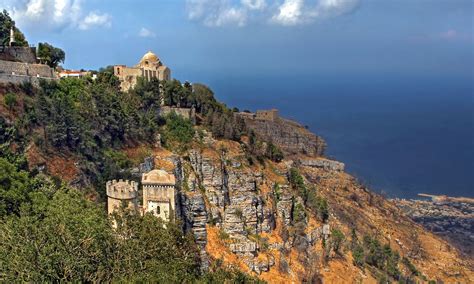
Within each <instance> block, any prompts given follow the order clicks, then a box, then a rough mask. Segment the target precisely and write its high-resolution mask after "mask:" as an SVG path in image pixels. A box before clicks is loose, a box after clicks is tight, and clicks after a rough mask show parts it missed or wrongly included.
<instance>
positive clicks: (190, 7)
mask: <svg viewBox="0 0 474 284" xmlns="http://www.w3.org/2000/svg"><path fill="white" fill-rule="evenodd" d="M243 1H244V2H248V3H246V4H245V6H244V5H242V4H238V5H232V4H231V2H230V1H228V0H187V1H186V10H187V13H188V18H189V19H190V20H195V21H200V22H202V23H203V24H204V25H205V26H209V27H220V26H226V25H237V26H244V25H245V24H246V22H247V10H248V9H250V8H248V7H247V6H248V5H250V6H252V7H256V6H255V5H257V6H258V3H255V2H261V0H256V1H249V0H243ZM245 7H247V8H245ZM252 9H254V8H252Z"/></svg>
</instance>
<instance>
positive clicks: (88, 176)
mask: <svg viewBox="0 0 474 284" xmlns="http://www.w3.org/2000/svg"><path fill="white" fill-rule="evenodd" d="M161 96H164V97H165V101H167V102H169V103H168V104H169V106H170V107H176V106H177V105H178V104H179V105H180V107H191V106H195V107H196V121H197V123H196V125H193V124H192V123H191V121H189V120H188V119H186V118H183V117H181V116H179V115H174V114H169V115H164V116H163V115H160V114H159V113H160V108H161V106H160V103H159V102H160V101H161ZM8 97H9V98H8ZM274 124H277V125H274ZM0 126H1V131H0V144H1V147H0V150H1V153H2V158H3V159H4V160H5V161H3V162H4V163H6V164H11V165H12V166H8V167H7V168H8V169H10V171H11V172H18V173H19V174H18V178H17V179H15V180H13V181H9V180H10V179H13V178H12V177H9V176H4V177H3V180H8V182H3V183H1V185H0V188H1V191H0V198H1V199H0V201H1V202H2V203H4V204H6V205H7V206H2V208H3V209H2V215H1V218H2V223H1V226H2V229H3V228H5V229H8V231H9V232H14V231H15V230H14V228H16V227H15V226H16V225H15V222H13V221H12V220H17V219H18V220H21V222H22V223H21V224H25V226H29V225H30V224H37V223H29V222H33V221H31V220H32V219H31V218H33V219H34V220H36V221H35V222H39V223H38V224H43V222H46V221H48V222H51V223H48V224H49V225H50V226H52V228H56V227H55V224H56V223H55V222H59V224H63V225H62V226H64V228H63V227H61V228H62V229H61V228H59V231H58V232H62V233H58V234H59V235H61V234H63V233H64V232H68V235H69V234H70V235H71V240H69V241H71V242H74V243H75V242H76V241H78V242H79V240H82V241H81V242H79V244H78V247H81V246H83V242H86V243H87V242H93V243H94V244H95V245H97V246H99V247H100V246H104V243H105V240H107V243H108V242H110V243H113V245H112V246H111V247H108V246H107V247H104V248H103V251H108V250H109V249H110V250H111V251H120V252H121V253H123V255H125V256H127V257H130V259H133V258H137V260H136V262H137V263H143V266H141V268H140V266H137V267H130V270H129V271H126V270H122V269H121V268H120V267H121V264H122V263H120V262H115V261H112V263H109V262H108V261H106V260H105V259H104V260H102V259H99V258H97V259H96V257H97V256H96V252H91V253H90V254H89V255H86V256H82V255H81V256H79V255H78V256H77V258H74V257H72V258H68V263H67V265H66V263H65V262H64V261H63V260H62V259H61V258H57V255H54V253H52V251H54V250H55V249H54V247H55V246H57V247H61V248H62V246H63V245H64V244H62V243H61V241H58V243H52V244H51V246H52V248H53V249H52V251H49V250H46V251H45V250H43V249H42V247H41V245H40V248H38V247H35V246H31V247H29V246H28V247H29V249H31V252H32V253H33V254H34V253H36V254H40V255H41V257H43V258H44V259H46V260H48V261H47V262H48V263H49V262H50V263H51V265H52V266H51V267H56V266H58V265H59V266H60V267H63V266H64V267H67V270H61V271H58V272H57V273H58V274H54V273H51V270H47V269H46V270H39V269H38V270H35V267H36V266H35V265H32V264H31V263H30V261H31V260H30V259H29V258H28V255H29V254H27V253H26V252H24V251H22V250H21V249H20V247H18V246H16V244H15V243H14V242H13V240H14V239H15V237H14V235H10V234H8V235H7V236H3V238H4V239H2V240H3V244H2V245H0V259H1V261H2V262H3V263H0V264H2V265H0V267H7V266H4V265H5V264H8V263H15V266H11V269H12V270H8V271H2V273H0V279H12V277H14V274H10V273H13V271H14V270H13V269H16V267H31V270H32V271H38V272H36V273H38V274H35V275H30V274H29V271H22V272H21V273H20V272H18V271H16V272H14V273H17V274H16V275H23V276H22V278H19V279H23V280H26V281H27V280H38V279H43V280H53V279H61V278H55V277H59V276H57V275H61V274H63V273H65V271H67V272H71V271H74V274H72V273H71V275H70V278H63V279H70V280H94V279H95V280H98V279H102V280H110V279H119V280H120V279H121V280H127V279H128V280H139V279H141V280H143V281H153V280H157V279H161V280H163V281H171V282H181V281H184V280H185V279H191V278H192V279H196V277H197V278H199V279H201V280H203V281H206V282H207V281H209V279H215V280H216V279H221V281H222V279H227V278H232V277H236V279H240V281H242V279H246V278H245V277H249V276H243V275H240V274H238V273H237V272H235V271H234V270H231V272H223V271H222V270H221V269H223V268H228V267H233V268H235V269H238V270H240V271H242V272H244V273H246V274H247V275H250V276H253V277H257V278H259V279H261V280H265V281H268V282H276V283H283V282H288V281H290V282H311V283H313V282H315V283H318V282H320V281H324V282H328V283H334V282H336V283H349V282H350V283H353V282H364V283H365V282H367V283H372V282H376V281H382V282H386V281H390V282H396V281H401V282H402V283H411V282H413V281H431V280H433V281H443V282H447V283H453V282H460V283H468V282H472V281H474V274H473V271H472V267H473V264H472V260H471V259H466V258H463V257H462V256H461V255H460V254H459V253H458V252H457V250H456V249H455V248H454V247H452V246H451V245H450V244H448V243H447V242H446V241H444V240H442V239H441V238H439V237H437V236H435V235H433V234H432V233H430V232H429V231H427V230H425V229H423V227H421V226H419V225H417V224H416V223H414V222H413V221H411V220H410V219H409V218H408V217H407V216H406V215H405V213H403V212H402V211H401V210H400V209H398V208H397V206H395V204H394V203H393V202H394V201H388V200H386V199H385V198H384V197H382V196H380V195H377V194H375V193H373V192H371V191H370V190H369V189H368V188H366V187H365V186H363V185H361V184H360V183H358V182H357V180H356V179H355V178H354V177H352V176H350V175H348V174H347V173H345V172H344V165H343V164H342V163H339V162H336V161H331V160H328V159H326V158H324V157H323V156H322V154H323V149H324V141H323V140H322V139H321V138H320V137H318V136H316V135H314V134H311V133H310V132H309V131H308V130H306V129H305V128H304V127H302V126H301V125H299V124H297V123H294V122H290V121H287V120H285V119H283V118H281V119H279V120H278V122H269V121H265V120H259V121H255V120H252V121H251V122H249V121H246V120H245V119H241V118H240V117H239V116H238V115H235V113H234V112H233V111H232V110H230V109H228V108H227V107H226V106H225V105H224V104H222V103H219V102H218V101H216V100H215V98H214V96H213V93H212V91H211V90H210V89H209V88H208V87H206V86H203V85H200V84H189V83H186V84H181V83H180V82H179V81H170V82H167V83H166V84H165V87H164V92H163V93H160V91H159V82H158V81H151V82H144V81H143V82H140V83H139V84H138V85H137V86H136V87H135V88H134V89H132V90H131V91H129V92H127V93H122V92H120V91H119V90H118V88H117V82H116V80H115V78H114V77H113V76H111V74H110V73H107V72H106V71H104V72H102V73H100V74H99V76H98V79H97V80H96V81H93V80H91V79H90V78H85V79H65V80H61V81H59V82H53V83H42V84H41V85H40V86H38V87H34V86H32V85H28V84H24V85H2V86H0ZM272 129H274V130H278V131H271V130H272ZM158 134H159V135H158ZM145 160H146V161H147V163H148V165H152V167H154V168H160V169H164V170H166V171H168V172H170V173H174V175H175V176H176V178H177V180H178V196H179V202H178V204H179V210H178V211H179V212H177V216H178V217H179V220H180V221H181V222H178V223H177V224H176V225H177V226H176V230H178V228H179V229H183V231H184V232H189V233H192V236H193V237H192V240H190V241H189V242H190V243H189V244H188V243H187V242H185V243H180V242H178V243H177V244H175V245H174V244H172V243H173V241H172V240H173V237H176V238H178V239H180V238H181V237H182V235H181V234H182V233H179V232H178V231H180V230H178V231H171V232H168V229H170V230H171V229H173V228H174V227H173V226H171V228H168V229H163V227H162V225H160V224H157V223H156V222H155V221H152V220H149V219H147V218H148V217H146V216H145V217H143V220H142V219H141V217H136V218H138V219H139V220H142V221H133V220H132V221H130V222H132V223H130V224H136V225H134V226H131V225H130V228H129V230H130V231H124V232H123V233H124V234H125V233H126V232H129V233H130V232H131V234H132V235H133V234H138V232H141V233H140V234H138V236H139V240H140V241H139V242H138V243H134V245H135V246H137V247H135V248H133V246H131V247H123V246H127V245H130V244H128V243H127V242H123V243H122V242H118V243H117V244H116V243H115V242H117V239H116V238H114V237H113V235H114V233H112V232H113V230H111V229H110V225H107V217H106V214H105V212H106V211H105V194H104V187H105V182H106V181H107V180H110V179H118V178H129V179H136V180H138V178H137V175H138V176H139V174H140V173H141V171H142V168H143V166H141V165H140V164H141V163H144V161H145ZM145 168H146V167H145ZM12 176H15V177H16V175H13V174H12ZM23 179H26V180H23ZM44 179H46V180H48V179H51V181H50V182H45V181H44ZM0 180H1V179H0ZM18 180H22V184H23V183H24V184H25V186H24V189H23V190H22V191H21V192H18V191H14V189H13V187H9V186H5V184H9V183H11V182H19V181H18ZM28 180H32V181H34V182H31V183H30V182H28ZM61 183H62V184H61ZM38 184H39V185H38ZM45 187H47V188H49V189H48V190H47V191H45V192H46V193H45V194H47V195H46V196H51V195H50V194H53V195H52V196H56V195H58V196H59V197H58V199H56V198H52V199H51V201H50V202H53V203H52V204H51V205H50V206H52V207H51V209H48V210H50V211H46V213H41V212H43V211H42V210H43V209H41V208H43V207H44V206H43V205H41V206H39V204H43V203H37V202H38V200H37V197H36V196H37V193H38V192H36V191H39V193H41V192H43V191H44V188H45ZM62 187H66V188H69V189H68V190H69V192H71V190H74V188H76V189H78V195H77V196H76V195H74V197H69V195H67V194H69V193H67V194H66V197H64V196H63V195H62V193H61V192H62V190H63V189H61V188H62ZM51 192H53V193H51ZM68 198H72V200H70V201H68V200H69V199H68ZM75 198H76V199H79V200H83V201H81V202H85V203H84V204H87V205H85V206H86V208H93V209H90V210H92V211H90V214H92V215H93V216H95V217H94V218H97V220H100V222H99V221H97V222H99V223H100V224H102V225H101V227H100V228H97V230H96V231H94V233H92V232H91V233H90V234H89V233H87V234H85V235H84V234H83V233H81V232H83V230H85V229H84V228H86V227H87V225H86V224H84V226H83V227H81V226H79V227H76V225H77V224H80V221H79V220H75V219H74V218H72V217H71V220H69V219H68V218H64V219H61V220H59V219H58V220H56V219H54V218H53V217H54V216H55V215H54V214H61V210H64V212H70V209H69V207H57V205H56V204H55V203H54V200H61V202H62V201H64V200H66V201H67V202H66V204H75V202H74V201H73V200H75ZM41 200H43V199H41ZM46 200H47V199H46ZM41 202H46V201H44V200H43V201H41ZM395 202H396V201H395ZM48 204H49V203H48ZM80 204H82V203H80ZM48 206H49V205H48ZM48 206H46V208H49V207H48ZM65 206H66V205H65ZM68 206H69V205H68ZM70 206H72V205H70ZM26 207H28V208H29V207H31V210H29V211H25V208H26ZM61 208H62V209H61ZM74 210H79V209H74ZM74 210H73V211H71V212H79V211H74ZM88 210H89V209H88ZM84 211H86V212H89V211H87V210H84ZM24 212H29V213H28V214H27V215H25V213H24ZM35 212H36V213H35ZM38 212H39V213H38ZM100 212H102V213H100ZM51 214H53V215H51ZM65 214H66V216H69V215H67V214H68V213H65ZM81 214H82V213H81ZM88 214H89V213H88ZM95 214H98V215H95ZM25 216H28V218H29V219H25V220H23V219H22V218H23V217H25ZM44 216H49V217H48V218H53V219H51V220H50V219H48V218H46V219H44V218H45V217H44ZM130 218H132V217H130ZM133 218H135V217H133ZM133 218H132V219H133ZM86 220H87V218H86ZM70 222H74V223H70ZM140 222H143V223H140ZM73 224H76V225H73ZM126 224H127V223H126ZM160 226H161V227H160ZM151 228H155V229H156V230H159V231H160V234H163V235H165V236H166V238H167V240H168V241H169V244H170V245H171V247H181V248H183V253H180V254H177V255H175V256H174V257H173V258H172V263H174V264H176V269H175V270H173V274H170V275H169V278H167V276H168V275H167V274H166V273H165V272H164V271H166V269H165V270H163V267H162V266H160V265H162V264H163V263H168V262H169V261H168V259H166V257H170V256H171V255H173V253H172V251H173V249H172V248H171V247H170V250H169V254H153V253H152V254H150V257H149V258H146V257H145V256H146V255H147V254H146V252H148V251H155V250H156V248H157V246H158V245H157V244H156V243H155V242H157V241H158V240H157V239H156V238H154V237H151V236H148V235H146V232H148V231H149V230H151ZM157 228H161V229H157ZM94 229H95V227H94ZM124 229H126V227H124ZM161 230H165V231H163V232H161ZM102 231H106V232H108V233H107V234H110V235H107V236H102V235H101V233H100V232H102ZM72 232H74V234H72ZM18 234H20V235H21V232H18ZM38 234H39V235H38V236H42V235H41V234H42V233H41V232H38ZM127 234H128V233H127ZM141 234H143V235H141ZM76 238H77V239H76ZM119 240H120V239H119ZM29 242H31V243H32V244H33V243H35V242H36V240H29ZM40 243H41V242H39V243H37V244H40ZM191 244H192V245H191ZM25 245H26V244H25ZM95 245H94V246H92V247H95ZM188 245H189V246H192V247H193V249H191V248H188ZM21 246H23V244H21ZM141 246H143V247H141ZM160 246H162V247H163V246H164V247H166V248H167V244H163V243H160ZM164 247H163V248H164ZM88 248H89V246H88ZM194 248H195V249H196V251H194ZM12 249H15V250H17V251H18V257H17V258H14V259H12V258H11V256H10V255H9V254H8V251H10V250H12ZM134 249H135V250H137V249H143V251H142V254H143V255H144V259H143V260H142V259H140V257H139V256H136V255H134V254H133V253H131V252H133V250H134ZM66 251H67V250H66ZM167 252H168V251H167ZM28 253H29V252H28ZM109 253H110V252H107V254H109ZM99 255H100V254H99ZM123 255H122V256H120V255H117V256H115V257H116V259H117V260H118V259H123ZM191 256H192V257H191ZM82 257H84V259H82ZM91 259H94V261H95V262H96V263H101V265H102V263H104V264H103V267H114V270H110V271H111V272H110V274H107V273H105V274H104V272H101V271H99V270H95V269H94V268H95V267H97V269H99V268H101V267H102V266H100V265H94V264H91V266H90V267H88V270H87V273H88V274H87V275H86V274H85V272H84V271H85V270H84V269H82V268H81V267H83V266H82V264H81V263H82V262H81V261H85V262H87V261H90V260H91ZM191 259H192V260H193V261H195V262H193V261H191ZM79 260H81V261H79ZM184 260H186V261H184ZM13 261H14V262H13ZM141 261H143V262H141ZM148 261H155V262H156V263H153V264H151V263H149V262H148ZM181 261H183V262H181ZM106 263H107V264H106ZM197 266H198V267H199V271H210V273H215V275H212V274H205V275H204V276H199V275H201V274H200V273H201V272H197V271H198V270H197ZM44 271H50V272H48V273H51V275H49V274H48V275H49V276H44V274H42V273H44ZM184 271H186V272H185V273H184ZM158 272H159V273H158ZM181 272H182V273H181ZM160 273H164V274H160ZM24 275H28V277H26V276H24ZM40 275H43V276H42V277H40ZM91 275H92V276H91ZM124 275H128V276H127V277H128V278H127V277H125V276H124ZM101 277H103V278H101ZM124 277H125V278H124ZM182 277H189V278H182ZM200 277H207V278H200ZM212 277H216V278H212ZM219 277H221V278H219ZM239 277H241V278H239ZM249 279H250V278H249ZM218 282H219V281H218Z"/></svg>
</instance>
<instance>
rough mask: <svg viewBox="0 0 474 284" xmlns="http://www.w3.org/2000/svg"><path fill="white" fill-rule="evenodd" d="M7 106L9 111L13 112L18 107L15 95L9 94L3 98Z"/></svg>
mask: <svg viewBox="0 0 474 284" xmlns="http://www.w3.org/2000/svg"><path fill="white" fill-rule="evenodd" d="M3 100H4V102H5V105H6V106H7V108H8V109H9V110H12V109H13V108H14V107H15V106H16V105H17V103H18V102H17V99H16V95H15V94H13V93H7V94H6V95H5V97H4V98H3Z"/></svg>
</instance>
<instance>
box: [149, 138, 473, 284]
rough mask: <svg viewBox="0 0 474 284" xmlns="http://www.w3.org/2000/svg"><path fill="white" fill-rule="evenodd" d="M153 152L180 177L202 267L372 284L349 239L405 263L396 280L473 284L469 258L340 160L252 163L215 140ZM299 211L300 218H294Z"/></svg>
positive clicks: (273, 277)
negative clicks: (311, 201) (294, 175)
mask: <svg viewBox="0 0 474 284" xmlns="http://www.w3.org/2000/svg"><path fill="white" fill-rule="evenodd" d="M154 155H155V161H156V164H157V165H168V168H169V169H171V168H172V169H173V171H174V173H175V175H176V176H177V177H178V179H179V183H180V184H181V191H180V192H181V208H182V214H183V216H184V220H185V227H186V229H187V230H190V231H192V232H193V234H194V236H195V238H196V240H197V242H198V244H199V246H200V248H201V257H202V260H203V264H204V267H203V269H207V266H208V264H209V262H210V261H215V260H221V261H222V262H224V263H226V264H227V265H231V266H234V267H237V268H239V269H240V270H242V271H245V272H248V273H251V274H255V275H257V276H258V277H259V278H261V279H263V280H266V281H268V282H278V283H282V282H288V281H290V282H301V281H316V280H315V279H319V280H322V281H328V282H331V283H334V282H339V283H341V282H344V283H348V282H352V283H353V282H360V281H362V282H369V283H371V282H376V281H377V279H378V280H380V279H381V277H383V275H384V272H382V271H381V270H380V269H377V268H374V267H373V266H371V265H368V264H365V265H363V266H362V267H361V266H358V265H356V264H355V263H354V257H353V255H352V252H351V244H352V243H353V242H354V241H355V240H354V236H356V238H360V239H362V238H363V237H364V236H372V237H374V238H377V239H378V240H379V242H380V243H382V244H387V245H388V247H390V248H391V249H392V250H393V251H396V254H397V255H398V254H399V258H400V259H406V261H405V260H404V261H405V262H403V263H410V264H409V265H408V264H407V265H405V264H403V263H400V264H399V266H398V267H399V270H400V275H411V276H410V277H411V278H410V279H414V280H415V279H418V281H426V280H437V281H438V280H439V281H444V282H448V283H449V282H472V281H473V280H474V278H473V273H472V270H471V268H470V267H472V263H471V262H470V260H469V259H463V258H462V257H461V256H460V255H459V254H458V252H457V251H456V249H455V248H453V247H452V246H451V245H450V244H449V243H447V242H446V241H444V240H442V239H441V238H439V237H436V236H435V235H433V234H431V233H430V232H429V231H427V230H425V229H424V228H423V227H422V226H420V225H418V224H416V223H415V222H413V221H412V220H411V219H410V218H408V217H407V216H406V215H405V214H404V212H403V211H401V210H400V209H398V208H397V206H396V205H395V204H394V203H393V202H391V201H388V200H386V199H384V198H383V197H382V196H379V195H377V194H374V193H372V192H370V191H369V190H368V189H367V188H365V187H364V186H362V185H360V184H359V183H358V182H357V181H356V179H355V178H353V177H352V176H350V175H348V174H346V173H345V172H344V171H343V168H341V166H340V165H341V163H339V162H336V161H331V160H327V159H323V158H317V159H315V158H310V157H303V158H302V159H301V161H304V162H301V161H300V162H298V161H291V160H285V161H283V162H281V163H274V162H270V161H265V163H264V164H258V165H255V164H253V165H250V164H249V163H248V161H247V159H246V153H245V151H243V150H242V147H241V145H240V144H239V143H237V142H230V141H226V140H221V141H216V140H212V139H210V140H209V142H208V143H207V144H205V145H200V146H195V147H193V148H192V149H190V150H189V151H188V152H187V153H186V154H184V155H181V156H176V155H173V154H172V153H170V152H168V151H163V150H159V151H157V152H155V153H154ZM309 161H311V162H309ZM328 165H331V166H328ZM342 165H343V164H342ZM296 167H297V168H298V170H299V171H300V172H301V174H302V176H303V179H304V182H305V184H306V185H307V187H308V188H309V189H310V190H313V191H314V192H316V193H317V194H318V196H320V197H321V198H324V199H325V200H327V202H328V205H329V206H328V207H329V216H328V219H327V220H326V221H322V220H321V218H320V217H319V216H318V214H317V212H315V211H312V210H310V209H309V208H308V206H309V205H308V203H305V201H304V200H303V198H302V197H301V196H300V195H299V194H298V193H297V192H295V191H294V190H293V189H292V185H291V182H290V178H289V176H290V171H291V169H295V168H296ZM302 207H303V208H304V209H303V211H304V214H305V216H304V220H303V221H298V220H297V219H298V218H299V217H298V216H297V215H298V214H300V213H301V212H300V213H298V210H301V208H302ZM334 229H337V230H340V231H341V232H342V233H343V234H344V236H345V241H344V242H343V245H342V247H343V248H342V249H341V252H339V253H336V252H334V251H331V249H328V247H330V246H331V245H329V244H332V243H333V238H334V237H333V236H332V234H334ZM413 267H416V271H417V274H416V275H414V274H413V272H412V271H411V270H410V269H413ZM403 277H405V276H403ZM403 277H402V278H401V279H405V278H403ZM406 279H408V278H406Z"/></svg>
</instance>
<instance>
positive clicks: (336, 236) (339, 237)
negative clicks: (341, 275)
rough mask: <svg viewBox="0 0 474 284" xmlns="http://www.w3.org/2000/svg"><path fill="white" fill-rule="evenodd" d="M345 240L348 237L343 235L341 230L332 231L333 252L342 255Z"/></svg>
mask: <svg viewBox="0 0 474 284" xmlns="http://www.w3.org/2000/svg"><path fill="white" fill-rule="evenodd" d="M345 238H346V237H345V236H344V233H342V232H341V231H340V230H338V229H332V230H331V247H332V249H333V251H334V252H335V253H336V254H338V255H341V248H342V245H343V244H344V240H345Z"/></svg>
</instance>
